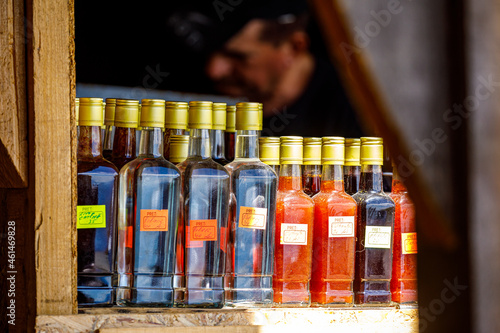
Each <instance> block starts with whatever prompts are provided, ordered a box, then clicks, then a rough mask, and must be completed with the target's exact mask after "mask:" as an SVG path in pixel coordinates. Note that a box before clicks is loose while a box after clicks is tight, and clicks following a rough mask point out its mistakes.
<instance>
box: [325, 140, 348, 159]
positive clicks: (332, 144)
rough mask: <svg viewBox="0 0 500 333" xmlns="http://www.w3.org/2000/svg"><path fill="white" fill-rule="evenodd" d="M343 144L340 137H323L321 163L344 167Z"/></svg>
mask: <svg viewBox="0 0 500 333" xmlns="http://www.w3.org/2000/svg"><path fill="white" fill-rule="evenodd" d="M344 142H345V139H344V138H343V137H340V136H325V137H324V138H323V147H322V151H321V152H322V156H321V162H322V163H323V165H344V152H345V150H344Z"/></svg>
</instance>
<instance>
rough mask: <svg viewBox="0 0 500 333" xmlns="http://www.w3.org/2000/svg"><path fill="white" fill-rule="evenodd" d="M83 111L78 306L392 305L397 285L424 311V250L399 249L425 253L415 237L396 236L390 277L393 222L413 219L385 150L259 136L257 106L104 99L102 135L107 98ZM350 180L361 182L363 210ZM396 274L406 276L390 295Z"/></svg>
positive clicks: (89, 102) (84, 103) (85, 102)
mask: <svg viewBox="0 0 500 333" xmlns="http://www.w3.org/2000/svg"><path fill="white" fill-rule="evenodd" d="M79 102H80V103H79V104H80V106H79V107H80V110H79V151H78V180H77V182H78V211H77V214H78V215H77V216H78V217H77V228H78V302H79V305H80V306H95V305H112V304H113V303H116V304H117V305H121V306H157V307H165V306H167V307H168V306H173V305H175V306H178V307H222V306H224V305H226V306H232V307H270V306H273V305H274V306H309V305H310V304H312V305H313V306H329V305H335V306H336V305H349V304H352V303H353V302H354V303H357V304H388V303H390V301H391V292H390V290H391V289H390V287H392V288H393V296H392V300H393V301H397V302H400V303H412V302H415V301H416V279H415V276H414V271H415V269H416V261H415V255H414V253H415V252H411V251H410V252H408V251H407V252H404V251H401V249H400V250H397V247H398V246H399V247H402V246H403V247H404V245H405V244H406V243H407V242H412V241H413V243H412V244H414V245H413V248H414V249H416V233H415V232H414V226H409V227H408V226H406V227H403V226H402V225H401V226H400V227H399V229H398V226H397V224H396V226H395V227H394V234H395V235H396V232H399V230H401V232H402V233H404V234H405V236H404V237H406V238H404V239H402V241H400V242H399V243H398V242H397V241H396V238H394V255H395V257H394V263H395V264H394V265H392V250H393V243H392V234H393V230H392V229H393V223H394V213H396V214H398V212H404V216H405V217H404V219H407V216H408V215H411V213H410V211H412V208H411V207H409V206H408V207H406V208H404V209H403V208H400V209H399V211H398V208H397V205H396V210H394V203H393V201H392V200H391V199H390V198H388V197H387V196H386V195H385V194H383V192H382V190H381V188H380V186H381V185H380V186H378V183H377V182H378V180H379V179H378V178H380V177H381V176H380V177H379V176H378V172H379V171H380V170H379V169H380V168H379V167H380V165H378V164H377V163H378V159H377V158H378V157H374V156H378V155H377V154H379V153H381V152H382V150H381V140H380V139H378V138H362V139H361V141H362V144H361V148H360V143H359V139H347V140H346V141H345V151H344V138H339V137H327V138H322V139H321V138H306V139H303V138H301V137H282V138H261V137H260V135H259V133H260V130H261V129H262V106H261V104H259V103H238V104H237V105H236V106H235V107H234V108H233V107H232V106H226V104H225V103H212V102H190V103H189V105H188V103H185V102H165V101H163V100H143V101H142V105H141V115H139V112H138V111H139V101H134V100H121V99H117V100H113V101H112V100H111V99H108V100H107V103H106V107H107V108H108V106H109V108H111V107H112V106H113V102H114V108H115V109H114V111H115V112H114V119H113V120H112V121H113V122H112V124H113V125H110V124H111V116H110V117H108V120H109V121H108V123H107V125H106V128H105V133H104V135H102V134H101V126H102V123H103V116H102V114H103V113H102V100H101V99H95V98H81V99H80V101H79ZM169 112H170V116H169ZM231 118H233V119H234V120H231ZM168 119H174V120H175V121H169V120H168ZM232 124H234V127H233V125H232ZM139 126H140V127H141V132H140V133H141V134H140V140H139V149H138V150H137V151H138V153H137V154H136V149H135V147H136V143H135V141H136V140H135V139H136V134H137V133H136V129H137V127H139ZM228 129H229V131H228ZM233 131H234V132H233ZM187 133H189V136H187V135H186V134H187ZM102 139H104V143H103V142H102V141H103V140H102ZM109 141H111V142H112V144H110V143H109ZM228 142H229V143H230V142H233V143H234V147H235V149H234V150H233V149H229V150H227V149H226V148H227V146H228V145H226V144H227V143H228ZM111 146H112V147H113V148H112V150H111V151H109V149H105V150H104V151H106V150H108V152H107V154H108V155H107V156H108V158H109V160H110V161H111V162H110V161H108V160H107V159H106V158H104V157H103V154H102V152H103V148H109V147H111ZM350 147H354V148H353V152H352V153H351V152H349V149H350ZM259 149H260V150H261V151H262V157H261V158H259ZM379 149H380V151H379ZM231 151H234V161H233V162H229V160H231V158H232V157H233V156H231ZM318 151H319V153H320V154H321V155H322V156H321V157H320V158H319V159H318V157H317V155H318V154H317V152H318ZM356 151H357V154H358V155H359V152H360V151H361V156H362V157H361V165H362V166H360V165H359V164H360V163H359V160H360V159H359V156H358V158H357V160H356V159H355V158H354V157H352V156H354V155H356ZM363 152H364V153H363ZM344 154H345V155H346V156H345V158H344ZM351 155H352V156H351ZM164 156H168V157H169V158H168V159H169V160H170V162H169V161H167V160H166V159H165V158H164ZM363 156H370V157H365V159H363ZM344 160H345V161H346V163H345V164H346V165H345V166H343V165H344ZM355 160H356V161H355ZM363 161H365V163H364V162H363ZM173 163H175V164H176V165H174V164H173ZM367 163H368V164H367ZM369 163H371V164H369ZM348 164H351V165H348ZM360 169H361V173H360ZM380 172H381V171H380ZM277 175H279V179H278V177H277ZM303 175H304V176H303ZM308 177H309V178H314V177H316V178H314V181H306V180H307V179H308ZM345 177H348V178H345ZM377 177H378V178H377ZM358 179H359V180H360V181H359V182H358ZM380 179H381V178H380ZM395 181H396V179H395ZM344 182H345V184H346V185H347V184H350V185H351V187H350V188H355V187H356V186H357V184H358V183H359V187H360V190H359V192H358V193H356V194H355V195H354V199H353V197H351V196H350V195H348V194H346V193H345V192H344ZM278 184H279V185H278ZM304 185H305V186H304ZM278 186H279V187H278ZM304 188H307V189H310V190H311V191H308V192H307V194H306V193H305V192H304V190H303V189H304ZM394 188H400V189H402V191H401V192H402V193H405V190H404V185H402V183H398V186H394ZM318 190H320V191H319V193H318ZM403 196H404V197H405V199H404V200H406V201H405V202H408V199H407V195H406V196H405V195H403ZM311 197H312V198H311ZM384 200H385V201H384ZM394 201H396V199H395V200H394ZM396 203H397V201H396ZM410 204H411V203H410ZM402 214H403V213H402ZM412 218H413V217H412ZM397 222H398V218H397V217H396V223H397ZM387 228H389V229H387ZM408 228H409V229H411V230H409V229H408ZM412 228H413V229H412ZM407 229H408V230H407ZM409 234H411V235H409ZM387 237H389V240H388V239H387ZM398 237H399V236H398ZM401 237H403V236H401ZM356 239H357V240H358V241H356ZM355 249H356V250H355ZM398 251H399V252H401V254H406V257H408V258H410V257H411V259H408V258H406V259H405V258H404V257H403V256H401V259H402V260H399V261H397V258H396V257H397V256H399V254H397V253H398ZM396 254H397V255H396ZM408 254H409V255H408ZM410 266H411V267H410ZM355 268H356V269H355ZM396 268H398V269H400V270H401V271H402V272H403V271H404V270H406V275H405V276H401V278H396V276H399V275H396V274H397V273H396V274H395V273H394V272H392V275H393V279H392V285H391V286H389V284H391V270H392V269H396ZM410 268H411V269H410ZM410 271H411V272H410ZM403 273H404V272H403ZM400 275H401V274H400ZM403 280H404V281H403ZM398 288H399V294H400V295H401V296H400V297H399V298H398V297H397V296H395V295H396V294H395V293H398V291H397V289H398ZM412 288H413V289H412ZM410 289H411V290H412V291H413V294H411V295H409V294H408V293H406V291H408V290H410ZM403 294H404V295H403Z"/></svg>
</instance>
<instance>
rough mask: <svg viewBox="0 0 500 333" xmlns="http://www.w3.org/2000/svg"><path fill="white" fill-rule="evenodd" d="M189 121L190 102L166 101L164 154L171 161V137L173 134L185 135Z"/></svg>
mask: <svg viewBox="0 0 500 333" xmlns="http://www.w3.org/2000/svg"><path fill="white" fill-rule="evenodd" d="M187 123H188V103H187V102H171V101H167V102H166V103H165V134H164V146H163V156H164V157H165V158H166V159H167V160H169V161H170V146H171V144H170V138H171V136H172V135H185V134H187V133H186V129H187Z"/></svg>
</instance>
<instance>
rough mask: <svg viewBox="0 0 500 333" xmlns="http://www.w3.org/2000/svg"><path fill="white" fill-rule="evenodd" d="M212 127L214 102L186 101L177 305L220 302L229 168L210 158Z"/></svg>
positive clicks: (217, 304) (209, 305)
mask: <svg viewBox="0 0 500 333" xmlns="http://www.w3.org/2000/svg"><path fill="white" fill-rule="evenodd" d="M211 127H212V102H205V101H191V102H189V129H190V133H189V156H188V158H187V159H186V161H184V162H182V163H180V164H179V166H180V169H181V171H183V196H184V197H183V202H184V207H183V208H184V228H185V238H184V258H183V259H184V274H185V275H184V282H183V283H182V286H185V289H184V290H183V294H184V296H183V297H182V300H181V301H179V303H178V304H177V306H179V307H203V308H220V307H222V306H223V305H224V284H223V277H224V270H225V260H226V251H227V250H226V246H227V236H228V230H227V225H228V204H229V173H228V172H227V170H226V169H225V168H224V167H223V166H222V165H220V164H219V163H217V162H215V161H214V160H212V158H211V157H210V156H211V153H210V133H209V131H210V128H211ZM181 288H182V287H181ZM181 288H180V289H181ZM176 302H177V300H176Z"/></svg>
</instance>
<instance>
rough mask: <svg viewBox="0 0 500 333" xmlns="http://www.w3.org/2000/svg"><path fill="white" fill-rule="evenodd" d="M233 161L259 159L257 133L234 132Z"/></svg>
mask: <svg viewBox="0 0 500 333" xmlns="http://www.w3.org/2000/svg"><path fill="white" fill-rule="evenodd" d="M234 157H235V159H236V160H238V159H258V158H259V131H243V130H238V131H237V132H236V152H235V155H234Z"/></svg>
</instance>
